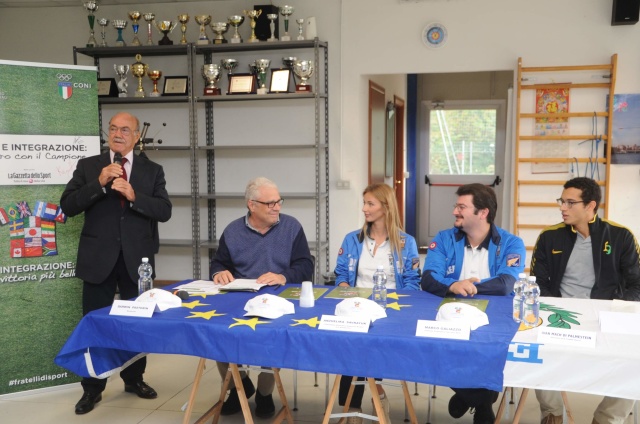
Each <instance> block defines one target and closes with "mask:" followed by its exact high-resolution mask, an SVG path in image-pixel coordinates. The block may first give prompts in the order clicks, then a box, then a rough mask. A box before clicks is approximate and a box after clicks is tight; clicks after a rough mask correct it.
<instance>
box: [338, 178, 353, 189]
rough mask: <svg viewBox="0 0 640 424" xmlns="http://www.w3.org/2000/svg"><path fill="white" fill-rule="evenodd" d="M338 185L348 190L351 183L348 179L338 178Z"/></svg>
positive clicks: (339, 187)
mask: <svg viewBox="0 0 640 424" xmlns="http://www.w3.org/2000/svg"><path fill="white" fill-rule="evenodd" d="M336 187H337V188H338V189H339V190H348V189H349V187H351V183H350V182H349V181H348V180H338V181H337V182H336Z"/></svg>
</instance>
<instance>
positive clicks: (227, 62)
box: [220, 58, 238, 94]
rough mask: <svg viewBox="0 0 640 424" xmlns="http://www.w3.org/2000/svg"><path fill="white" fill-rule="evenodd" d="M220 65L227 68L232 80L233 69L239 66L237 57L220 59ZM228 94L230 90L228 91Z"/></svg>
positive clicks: (229, 77)
mask: <svg viewBox="0 0 640 424" xmlns="http://www.w3.org/2000/svg"><path fill="white" fill-rule="evenodd" d="M220 65H221V66H222V67H223V68H224V69H226V70H227V74H228V75H229V76H228V79H229V80H231V75H233V70H234V69H236V68H237V67H238V61H237V60H236V59H230V58H229V59H220ZM227 94H228V92H227Z"/></svg>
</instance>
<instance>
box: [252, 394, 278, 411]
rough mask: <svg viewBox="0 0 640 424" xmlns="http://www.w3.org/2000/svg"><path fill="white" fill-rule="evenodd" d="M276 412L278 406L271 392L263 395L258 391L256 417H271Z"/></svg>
mask: <svg viewBox="0 0 640 424" xmlns="http://www.w3.org/2000/svg"><path fill="white" fill-rule="evenodd" d="M275 413H276V406H275V405H274V404H273V397H272V396H271V394H268V395H266V396H262V395H261V394H260V392H259V391H258V392H257V393H256V417H259V418H271V417H273V416H274V415H275Z"/></svg>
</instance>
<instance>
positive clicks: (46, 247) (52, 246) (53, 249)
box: [42, 242, 58, 256]
mask: <svg viewBox="0 0 640 424" xmlns="http://www.w3.org/2000/svg"><path fill="white" fill-rule="evenodd" d="M57 254H58V247H57V246H56V243H55V242H48V243H43V245H42V256H56V255H57Z"/></svg>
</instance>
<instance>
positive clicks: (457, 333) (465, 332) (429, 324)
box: [416, 319, 471, 340]
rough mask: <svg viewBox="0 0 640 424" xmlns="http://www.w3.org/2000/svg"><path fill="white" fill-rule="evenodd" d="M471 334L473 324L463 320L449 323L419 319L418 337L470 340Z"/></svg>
mask: <svg viewBox="0 0 640 424" xmlns="http://www.w3.org/2000/svg"><path fill="white" fill-rule="evenodd" d="M470 334H471V326H470V325H469V324H465V323H462V322H455V323H449V322H444V321H430V320H426V319H419V320H418V325H417V327H416V336H417V337H435V338H438V339H455V340H469V336H470Z"/></svg>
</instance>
